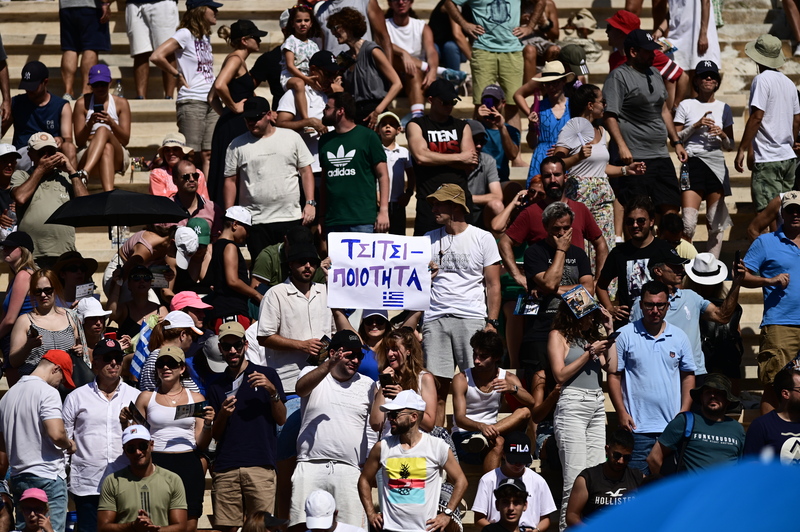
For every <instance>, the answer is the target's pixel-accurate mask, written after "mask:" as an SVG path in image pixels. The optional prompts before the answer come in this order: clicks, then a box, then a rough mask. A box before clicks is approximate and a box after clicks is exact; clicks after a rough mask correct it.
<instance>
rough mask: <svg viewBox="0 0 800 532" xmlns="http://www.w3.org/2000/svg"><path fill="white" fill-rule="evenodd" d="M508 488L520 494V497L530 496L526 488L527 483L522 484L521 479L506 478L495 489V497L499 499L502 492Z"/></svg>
mask: <svg viewBox="0 0 800 532" xmlns="http://www.w3.org/2000/svg"><path fill="white" fill-rule="evenodd" d="M508 488H511V489H513V490H514V491H517V492H519V494H520V495H525V496H526V497H527V496H528V488H526V487H525V483H524V482H522V479H521V478H504V479H503V480H501V481H500V483H499V484H498V485H497V487H496V488H495V489H494V492H493V493H494V497H495V498H497V497H498V494H499V493H500V491H505V490H506V489H508Z"/></svg>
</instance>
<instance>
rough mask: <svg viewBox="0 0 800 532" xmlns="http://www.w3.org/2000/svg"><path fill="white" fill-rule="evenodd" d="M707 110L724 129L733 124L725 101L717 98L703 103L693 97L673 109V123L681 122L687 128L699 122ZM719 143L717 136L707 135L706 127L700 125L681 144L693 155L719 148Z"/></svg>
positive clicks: (731, 115)
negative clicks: (676, 108)
mask: <svg viewBox="0 0 800 532" xmlns="http://www.w3.org/2000/svg"><path fill="white" fill-rule="evenodd" d="M709 111H710V112H711V116H710V118H712V119H713V120H714V123H715V124H717V125H718V126H719V127H721V128H723V129H724V128H726V127H728V126H732V125H733V112H732V111H731V108H730V106H729V105H728V104H727V103H725V102H721V101H719V100H715V101H713V102H709V103H703V102H701V101H699V100H695V99H694V98H692V99H689V100H683V101H682V102H681V103H680V104H679V105H678V110H677V111H675V123H676V124H683V127H684V128H687V127H689V126H692V125H694V124H696V123H697V122H699V121H700V120H701V119H702V118H703V117H704V116H705V115H706V113H708V112H709ZM721 145H722V141H721V140H720V138H719V137H718V136H716V135H714V136H712V135H709V134H708V128H707V127H701V128H699V129H695V130H694V133H692V136H691V137H689V138H688V139H687V140H686V142H685V143H684V145H683V146H684V148H686V153H688V154H689V156H690V157H693V156H695V155H697V154H698V153H701V152H709V151H714V150H719V149H721Z"/></svg>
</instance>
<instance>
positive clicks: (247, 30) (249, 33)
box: [230, 19, 269, 42]
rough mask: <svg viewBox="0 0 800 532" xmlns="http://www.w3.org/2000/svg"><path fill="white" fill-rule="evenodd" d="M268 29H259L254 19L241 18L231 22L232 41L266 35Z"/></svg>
mask: <svg viewBox="0 0 800 532" xmlns="http://www.w3.org/2000/svg"><path fill="white" fill-rule="evenodd" d="M267 33H269V32H266V31H263V30H260V29H258V27H257V26H256V25H255V24H254V23H253V21H252V20H247V19H239V20H237V21H236V22H234V23H233V24H231V36H230V39H231V42H234V41H238V40H239V39H241V38H242V37H266V36H267Z"/></svg>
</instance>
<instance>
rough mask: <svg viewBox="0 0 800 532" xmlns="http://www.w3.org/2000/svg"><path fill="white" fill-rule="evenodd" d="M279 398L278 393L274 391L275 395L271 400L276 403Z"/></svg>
mask: <svg viewBox="0 0 800 532" xmlns="http://www.w3.org/2000/svg"><path fill="white" fill-rule="evenodd" d="M280 400H281V396H280V394H278V392H275V395H273V396H272V402H273V403H277V402H278V401H280Z"/></svg>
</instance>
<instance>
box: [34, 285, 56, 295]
mask: <svg viewBox="0 0 800 532" xmlns="http://www.w3.org/2000/svg"><path fill="white" fill-rule="evenodd" d="M55 291H56V289H55V288H53V287H52V286H46V287H45V288H34V289H33V290H31V294H32V295H34V296H38V295H39V294H44V295H46V296H52V295H53V292H55Z"/></svg>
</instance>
